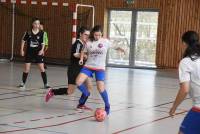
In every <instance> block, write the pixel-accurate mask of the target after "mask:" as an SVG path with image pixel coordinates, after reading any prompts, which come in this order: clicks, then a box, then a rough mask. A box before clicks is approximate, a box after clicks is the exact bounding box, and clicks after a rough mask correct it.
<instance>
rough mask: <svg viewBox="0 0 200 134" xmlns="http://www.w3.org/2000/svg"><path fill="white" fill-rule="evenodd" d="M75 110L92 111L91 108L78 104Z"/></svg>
mask: <svg viewBox="0 0 200 134" xmlns="http://www.w3.org/2000/svg"><path fill="white" fill-rule="evenodd" d="M77 110H89V111H93V110H92V108H90V107H87V106H86V105H80V104H79V105H78V106H77Z"/></svg>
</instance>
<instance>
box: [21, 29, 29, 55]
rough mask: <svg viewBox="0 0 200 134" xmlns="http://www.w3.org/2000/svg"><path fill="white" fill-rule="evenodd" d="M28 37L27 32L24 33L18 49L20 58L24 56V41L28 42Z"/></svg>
mask: <svg viewBox="0 0 200 134" xmlns="http://www.w3.org/2000/svg"><path fill="white" fill-rule="evenodd" d="M28 37H29V35H28V32H25V33H24V36H23V38H22V41H21V47H20V55H21V56H24V46H25V43H26V41H27V40H28Z"/></svg>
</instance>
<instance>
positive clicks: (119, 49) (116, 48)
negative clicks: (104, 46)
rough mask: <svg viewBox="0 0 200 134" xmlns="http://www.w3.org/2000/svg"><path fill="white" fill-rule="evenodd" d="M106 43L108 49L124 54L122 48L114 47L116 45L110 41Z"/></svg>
mask: <svg viewBox="0 0 200 134" xmlns="http://www.w3.org/2000/svg"><path fill="white" fill-rule="evenodd" d="M108 42H109V44H110V45H109V46H110V48H112V49H114V50H116V51H120V52H122V53H124V54H125V50H124V49H123V48H122V47H116V44H114V43H113V42H111V41H109V40H108Z"/></svg>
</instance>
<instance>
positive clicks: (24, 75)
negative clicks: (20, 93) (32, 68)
mask: <svg viewBox="0 0 200 134" xmlns="http://www.w3.org/2000/svg"><path fill="white" fill-rule="evenodd" d="M27 77H28V73H25V72H23V75H22V82H23V83H24V84H25V83H26V79H27Z"/></svg>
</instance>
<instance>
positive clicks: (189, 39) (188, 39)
mask: <svg viewBox="0 0 200 134" xmlns="http://www.w3.org/2000/svg"><path fill="white" fill-rule="evenodd" d="M182 41H183V42H185V44H186V45H187V48H186V50H185V52H184V54H183V58H185V57H189V58H190V59H191V60H192V61H194V60H196V59H198V58H199V57H200V43H199V35H198V33H196V32H195V31H187V32H185V33H184V34H183V35H182Z"/></svg>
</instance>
